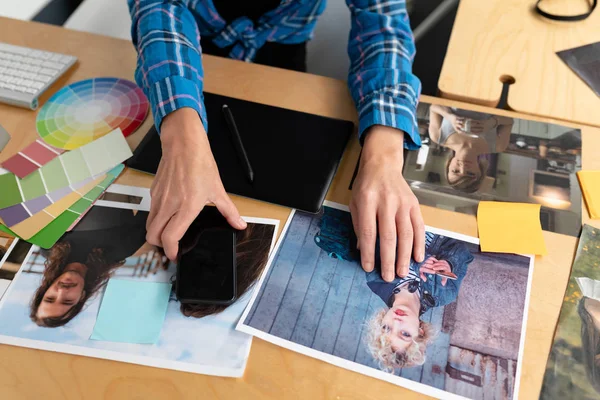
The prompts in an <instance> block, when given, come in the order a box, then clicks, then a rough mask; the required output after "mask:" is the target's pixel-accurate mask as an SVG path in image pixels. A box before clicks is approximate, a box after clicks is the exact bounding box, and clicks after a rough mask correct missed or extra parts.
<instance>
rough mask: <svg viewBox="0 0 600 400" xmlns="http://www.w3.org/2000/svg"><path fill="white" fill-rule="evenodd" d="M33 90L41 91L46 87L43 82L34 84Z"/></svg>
mask: <svg viewBox="0 0 600 400" xmlns="http://www.w3.org/2000/svg"><path fill="white" fill-rule="evenodd" d="M31 87H32V88H34V89H41V88H43V87H44V84H43V83H41V82H33V84H32V85H31Z"/></svg>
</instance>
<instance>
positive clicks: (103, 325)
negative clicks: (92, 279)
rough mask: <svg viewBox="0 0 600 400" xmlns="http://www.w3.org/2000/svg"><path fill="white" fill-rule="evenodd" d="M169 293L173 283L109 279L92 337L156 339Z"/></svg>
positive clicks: (131, 340)
mask: <svg viewBox="0 0 600 400" xmlns="http://www.w3.org/2000/svg"><path fill="white" fill-rule="evenodd" d="M170 294H171V284H170V283H165V282H140V281H131V280H126V279H123V280H121V279H110V280H109V281H108V285H106V291H105V292H104V296H103V297H102V304H101V305H100V311H99V312H98V318H97V319H96V324H95V325H94V331H93V332H92V336H91V337H90V339H92V340H103V341H108V342H123V343H140V344H154V343H156V342H157V341H158V338H159V337H160V331H161V329H162V326H163V323H164V322H165V315H166V313H167V306H168V305H169V296H170Z"/></svg>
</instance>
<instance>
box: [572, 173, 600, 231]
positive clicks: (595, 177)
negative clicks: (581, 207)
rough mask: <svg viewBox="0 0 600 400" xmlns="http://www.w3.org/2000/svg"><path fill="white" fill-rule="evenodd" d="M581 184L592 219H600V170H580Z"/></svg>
mask: <svg viewBox="0 0 600 400" xmlns="http://www.w3.org/2000/svg"><path fill="white" fill-rule="evenodd" d="M577 178H579V186H581V191H582V192H583V198H584V199H585V205H586V206H587V209H588V212H589V213H590V218H591V219H600V171H579V172H577Z"/></svg>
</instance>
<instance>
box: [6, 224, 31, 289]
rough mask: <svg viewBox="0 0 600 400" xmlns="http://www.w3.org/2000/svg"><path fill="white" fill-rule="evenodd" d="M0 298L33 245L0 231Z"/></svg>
mask: <svg viewBox="0 0 600 400" xmlns="http://www.w3.org/2000/svg"><path fill="white" fill-rule="evenodd" d="M0 243H4V245H2V246H0V249H1V250H0V299H1V298H2V296H4V293H5V292H6V289H8V287H9V286H10V284H11V282H12V280H13V279H14V277H15V275H16V274H17V271H19V268H21V264H23V261H24V260H25V256H26V255H27V252H29V249H30V248H31V245H30V244H29V243H27V242H25V241H22V240H21V241H20V240H18V239H17V238H15V237H13V236H10V235H8V234H6V233H4V232H1V231H0Z"/></svg>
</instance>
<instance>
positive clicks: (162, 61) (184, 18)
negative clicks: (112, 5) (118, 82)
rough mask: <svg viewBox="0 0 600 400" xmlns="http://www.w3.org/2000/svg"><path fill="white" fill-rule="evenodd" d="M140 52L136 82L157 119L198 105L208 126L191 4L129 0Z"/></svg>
mask: <svg viewBox="0 0 600 400" xmlns="http://www.w3.org/2000/svg"><path fill="white" fill-rule="evenodd" d="M128 4H129V12H130V14H131V19H132V24H131V37H132V40H133V44H134V46H135V48H136V50H137V53H138V62H137V68H136V71H135V80H136V82H137V84H138V85H139V86H140V87H141V88H142V89H143V90H144V92H145V93H146V96H148V99H149V100H150V104H151V106H152V113H153V115H154V123H155V124H156V129H157V130H158V132H160V124H161V123H162V120H163V118H164V117H166V116H167V115H168V114H169V113H171V112H173V111H175V110H177V109H179V108H182V107H190V108H193V109H195V110H196V111H197V112H198V114H199V115H200V118H201V119H202V123H203V124H204V127H205V129H208V127H207V121H206V111H205V108H204V98H203V96H202V89H203V76H204V72H203V70H202V62H201V50H200V33H199V32H198V26H197V24H196V21H195V20H194V17H193V15H192V13H191V12H190V11H189V9H188V8H187V6H186V4H185V2H183V1H179V0H171V1H169V0H163V1H160V0H128Z"/></svg>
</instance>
